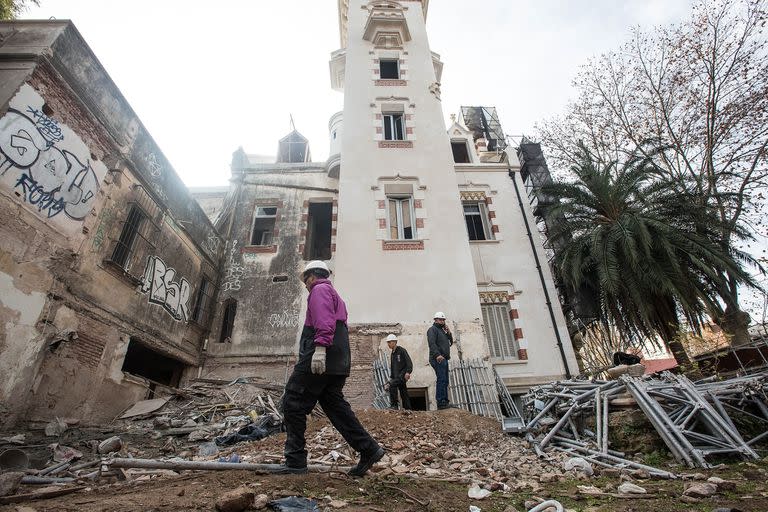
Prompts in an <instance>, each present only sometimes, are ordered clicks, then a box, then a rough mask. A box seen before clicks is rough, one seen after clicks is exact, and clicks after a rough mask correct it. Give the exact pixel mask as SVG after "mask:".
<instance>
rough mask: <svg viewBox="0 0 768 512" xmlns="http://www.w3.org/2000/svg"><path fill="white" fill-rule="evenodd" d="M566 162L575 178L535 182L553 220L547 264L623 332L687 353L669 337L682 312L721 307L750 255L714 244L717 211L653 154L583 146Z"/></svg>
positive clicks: (678, 354) (696, 322) (690, 318)
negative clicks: (596, 153)
mask: <svg viewBox="0 0 768 512" xmlns="http://www.w3.org/2000/svg"><path fill="white" fill-rule="evenodd" d="M571 172H572V173H573V175H574V176H575V177H576V179H575V180H574V181H572V182H569V183H553V184H551V185H548V186H546V187H545V188H544V193H545V194H547V195H548V196H549V197H551V201H549V202H548V204H546V205H543V206H542V209H543V211H544V215H545V216H551V217H555V216H556V217H558V218H559V219H560V220H561V222H559V223H557V225H555V227H554V228H550V232H549V236H550V239H551V241H552V245H553V246H554V247H557V248H558V249H557V250H556V254H555V271H556V272H557V273H558V275H559V277H560V278H561V280H562V282H563V283H564V284H565V285H566V286H568V287H569V288H570V289H571V290H573V291H576V290H578V289H580V288H581V289H584V288H586V289H588V290H590V291H591V292H592V296H593V297H594V300H595V301H596V304H595V306H596V308H595V309H596V310H597V311H598V317H599V318H598V319H599V320H600V321H601V322H603V323H604V324H606V325H612V326H615V327H616V328H617V330H618V331H619V333H621V335H622V336H625V337H627V338H629V339H634V340H639V339H649V340H655V339H657V337H658V338H660V339H661V340H662V341H663V342H664V343H665V344H666V345H667V346H668V347H669V349H670V350H671V352H672V353H673V354H674V356H675V359H676V360H677V362H678V364H680V365H685V364H688V363H690V360H689V358H688V355H687V354H686V352H685V349H684V348H683V346H682V344H681V343H680V342H679V341H678V340H677V339H676V338H677V334H678V332H679V330H680V327H681V322H682V321H683V320H684V321H685V322H686V323H687V324H688V326H690V327H691V328H693V329H694V330H695V331H697V332H699V331H700V329H701V326H702V325H703V323H704V321H705V318H706V316H707V315H708V314H710V313H714V312H717V311H721V310H722V308H721V305H720V303H719V301H718V298H717V297H718V295H717V290H718V289H719V287H720V286H722V285H723V283H722V281H723V279H725V277H724V276H725V275H726V274H727V273H730V274H732V275H735V276H737V278H738V279H739V282H741V283H744V284H747V285H750V286H757V285H756V284H755V282H754V281H753V280H752V279H751V277H750V276H749V274H748V273H747V272H745V270H744V268H743V267H742V265H743V264H751V263H754V262H753V261H752V260H750V258H749V257H748V256H747V255H746V254H744V253H742V252H740V251H738V250H736V249H731V250H730V251H723V249H722V247H721V246H720V245H719V244H717V243H716V242H715V241H716V240H717V239H718V238H717V236H716V229H717V228H718V225H719V221H718V216H717V215H716V212H713V211H711V210H708V209H707V207H706V206H700V204H701V202H700V201H697V200H696V198H695V197H694V195H693V194H692V193H690V192H689V191H688V189H686V188H685V187H681V186H680V183H675V184H674V186H673V184H672V183H670V182H668V181H665V180H664V179H662V177H661V175H660V173H659V172H658V167H656V166H655V165H654V163H653V158H652V157H646V158H633V159H630V160H629V161H628V162H626V163H625V164H624V165H621V166H620V165H619V164H618V163H617V162H611V163H608V164H601V163H599V162H596V161H595V160H594V159H593V158H592V157H591V156H590V153H589V151H588V150H587V149H586V148H585V147H583V146H582V147H581V148H580V154H579V158H578V164H576V165H574V166H573V167H572V168H571ZM739 236H741V237H747V234H746V233H744V232H741V231H740V232H739Z"/></svg>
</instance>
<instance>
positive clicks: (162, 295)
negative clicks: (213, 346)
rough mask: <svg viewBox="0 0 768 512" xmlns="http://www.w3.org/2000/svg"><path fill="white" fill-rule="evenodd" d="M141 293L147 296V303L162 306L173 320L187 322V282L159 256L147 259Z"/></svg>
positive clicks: (188, 287)
mask: <svg viewBox="0 0 768 512" xmlns="http://www.w3.org/2000/svg"><path fill="white" fill-rule="evenodd" d="M176 278H178V280H176ZM141 292H142V293H146V294H149V302H150V303H152V304H157V305H159V306H162V307H163V309H165V310H166V311H167V312H168V313H169V314H170V315H171V316H172V317H173V318H174V319H175V320H178V321H180V322H186V321H188V320H189V296H190V293H191V287H190V286H189V281H187V280H186V279H184V278H183V277H181V276H177V275H176V270H174V269H173V268H171V267H169V266H168V265H166V264H165V262H164V261H163V260H162V259H160V257H159V256H149V257H147V266H146V267H145V268H144V279H143V280H142V284H141Z"/></svg>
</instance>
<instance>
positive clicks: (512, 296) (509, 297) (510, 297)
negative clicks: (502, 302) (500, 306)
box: [507, 294, 515, 302]
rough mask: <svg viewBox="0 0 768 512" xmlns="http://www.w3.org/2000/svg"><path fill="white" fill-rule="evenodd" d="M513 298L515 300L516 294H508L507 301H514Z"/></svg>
mask: <svg viewBox="0 0 768 512" xmlns="http://www.w3.org/2000/svg"><path fill="white" fill-rule="evenodd" d="M513 300H515V296H514V295H511V294H507V302H512V301H513Z"/></svg>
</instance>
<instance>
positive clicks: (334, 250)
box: [331, 244, 336, 252]
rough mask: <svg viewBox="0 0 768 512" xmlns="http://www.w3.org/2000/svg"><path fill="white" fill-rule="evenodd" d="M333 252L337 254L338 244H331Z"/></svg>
mask: <svg viewBox="0 0 768 512" xmlns="http://www.w3.org/2000/svg"><path fill="white" fill-rule="evenodd" d="M331 252H336V244H331Z"/></svg>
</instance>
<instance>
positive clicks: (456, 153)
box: [451, 140, 471, 164]
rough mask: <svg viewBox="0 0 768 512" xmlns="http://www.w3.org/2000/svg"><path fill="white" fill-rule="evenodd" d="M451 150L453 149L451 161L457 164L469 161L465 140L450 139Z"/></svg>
mask: <svg viewBox="0 0 768 512" xmlns="http://www.w3.org/2000/svg"><path fill="white" fill-rule="evenodd" d="M451 150H452V151H453V161H454V162H456V163H457V164H468V163H471V161H470V159H469V151H468V150H467V142H466V141H463V140H460V141H451Z"/></svg>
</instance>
